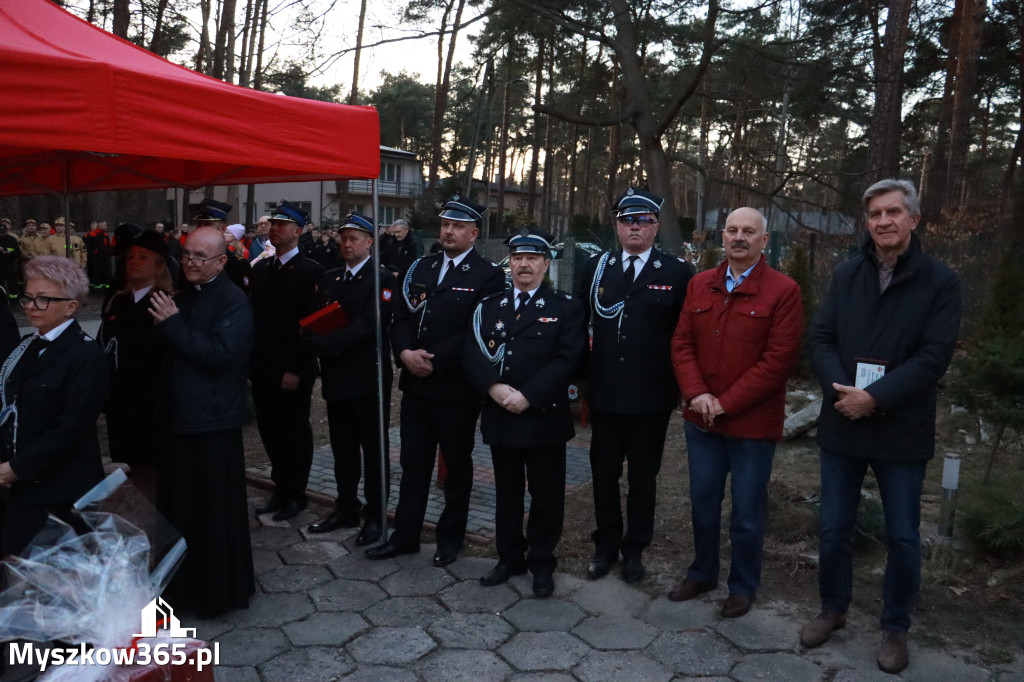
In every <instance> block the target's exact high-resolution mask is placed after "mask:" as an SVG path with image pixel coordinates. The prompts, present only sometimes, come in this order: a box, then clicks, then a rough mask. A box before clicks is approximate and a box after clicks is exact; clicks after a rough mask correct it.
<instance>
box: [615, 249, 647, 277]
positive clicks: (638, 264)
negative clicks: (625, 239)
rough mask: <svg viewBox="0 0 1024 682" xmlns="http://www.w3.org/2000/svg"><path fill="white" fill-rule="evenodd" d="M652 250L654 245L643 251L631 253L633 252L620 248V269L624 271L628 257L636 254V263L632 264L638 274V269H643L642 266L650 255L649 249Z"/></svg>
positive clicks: (627, 265) (627, 263) (627, 264)
mask: <svg viewBox="0 0 1024 682" xmlns="http://www.w3.org/2000/svg"><path fill="white" fill-rule="evenodd" d="M653 250H654V247H653V246H652V247H651V248H649V249H647V250H646V251H644V252H643V253H636V254H633V253H630V252H629V251H626V250H625V249H623V250H622V271H623V272H625V271H626V268H627V267H629V257H630V256H636V257H637V260H636V265H634V266H633V267H634V269H636V272H637V274H639V273H640V271H641V270H643V269H644V266H645V265H647V259H648V258H650V257H651V251H653Z"/></svg>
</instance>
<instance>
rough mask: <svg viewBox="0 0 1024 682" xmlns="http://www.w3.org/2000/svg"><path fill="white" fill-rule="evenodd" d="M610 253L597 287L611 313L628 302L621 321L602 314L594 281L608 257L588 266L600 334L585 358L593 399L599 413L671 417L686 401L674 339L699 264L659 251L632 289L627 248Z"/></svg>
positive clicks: (588, 291)
mask: <svg viewBox="0 0 1024 682" xmlns="http://www.w3.org/2000/svg"><path fill="white" fill-rule="evenodd" d="M609 254H610V255H609V258H608V259H607V263H606V266H605V270H604V273H603V276H602V277H601V279H600V281H599V282H597V286H596V289H597V290H596V295H597V301H598V303H599V304H600V305H601V306H603V307H604V308H605V309H606V310H607V309H609V308H611V307H612V306H614V305H615V304H617V303H619V302H624V303H625V305H624V307H623V309H622V311H621V318H620V317H619V316H614V317H610V318H606V317H603V316H602V315H600V314H599V313H597V312H596V310H595V305H594V300H593V296H594V293H595V292H594V291H593V288H594V280H595V276H596V274H597V273H596V271H597V268H598V263H599V262H600V260H601V258H602V256H603V255H604V254H597V255H595V256H593V257H591V258H590V260H588V261H587V264H586V267H585V268H584V272H583V281H582V283H581V285H580V286H581V290H580V291H579V292H578V298H580V299H581V300H582V301H583V302H584V304H585V306H586V316H587V323H588V325H591V326H592V329H593V342H592V347H591V349H590V352H589V353H588V354H587V355H586V356H585V360H584V376H585V377H586V379H587V394H586V397H587V400H588V401H589V402H590V407H591V409H593V410H597V411H600V412H613V413H616V414H651V413H657V412H671V411H672V410H673V409H675V407H676V405H677V404H678V401H679V387H678V386H677V385H676V379H675V374H674V372H673V369H672V358H671V342H672V334H673V332H675V328H676V323H677V322H678V320H679V311H680V310H681V309H682V307H683V299H684V298H685V297H686V287H687V285H688V284H689V282H690V278H691V277H692V276H693V266H692V265H690V264H689V263H686V262H684V261H680V260H679V259H678V258H676V257H675V256H672V255H669V254H667V253H664V252H662V251H659V250H658V249H652V250H651V254H650V257H649V258H648V259H647V263H646V264H645V265H644V267H643V269H642V270H641V271H640V273H639V274H638V275H637V277H636V279H635V280H634V281H633V283H632V284H627V282H626V278H625V275H624V274H623V272H622V250H621V249H618V250H616V251H611V252H609Z"/></svg>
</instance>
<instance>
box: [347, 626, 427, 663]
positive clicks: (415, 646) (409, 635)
mask: <svg viewBox="0 0 1024 682" xmlns="http://www.w3.org/2000/svg"><path fill="white" fill-rule="evenodd" d="M436 647H437V644H436V643H435V642H434V640H433V639H431V638H430V635H428V634H427V633H426V632H424V631H423V630H421V629H420V628H375V629H373V630H371V631H370V632H368V633H366V634H365V635H361V636H360V637H357V638H356V639H354V640H352V641H351V642H349V643H348V644H347V645H346V647H345V648H346V649H347V650H348V652H349V653H350V654H352V657H353V658H354V659H356V660H357V661H358V662H360V663H370V664H372V665H408V664H410V663H412V662H413V661H415V660H418V659H420V658H423V657H424V656H426V655H427V654H428V653H430V652H431V651H433V650H434V649H435V648H436Z"/></svg>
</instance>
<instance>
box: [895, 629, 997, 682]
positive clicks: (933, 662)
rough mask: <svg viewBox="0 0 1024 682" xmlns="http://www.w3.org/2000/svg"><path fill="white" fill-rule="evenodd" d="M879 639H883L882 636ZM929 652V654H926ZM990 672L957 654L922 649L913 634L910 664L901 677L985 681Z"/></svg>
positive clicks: (922, 680) (919, 680)
mask: <svg viewBox="0 0 1024 682" xmlns="http://www.w3.org/2000/svg"><path fill="white" fill-rule="evenodd" d="M877 641H881V638H880V637H879V639H878V640H877ZM925 652H927V654H925ZM989 675H990V673H989V672H988V671H987V670H985V669H983V668H979V667H978V666H976V665H971V664H970V663H967V662H966V661H963V660H961V659H960V658H959V657H957V656H955V655H951V654H949V653H945V652H942V651H935V650H934V649H920V648H918V647H917V646H916V645H915V644H914V640H913V635H911V641H910V665H908V666H907V669H906V670H904V671H903V672H902V673H901V674H900V677H903V678H904V679H907V680H912V681H913V682H933V681H934V680H956V682H984V681H985V680H988V679H989Z"/></svg>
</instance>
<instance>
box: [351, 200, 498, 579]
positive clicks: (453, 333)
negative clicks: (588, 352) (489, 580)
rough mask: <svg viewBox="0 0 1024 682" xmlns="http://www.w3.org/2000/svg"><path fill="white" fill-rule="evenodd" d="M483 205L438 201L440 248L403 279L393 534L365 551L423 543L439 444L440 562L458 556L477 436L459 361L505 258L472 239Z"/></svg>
mask: <svg viewBox="0 0 1024 682" xmlns="http://www.w3.org/2000/svg"><path fill="white" fill-rule="evenodd" d="M485 211H486V209H485V208H484V207H483V206H481V205H479V204H477V203H475V202H473V201H471V200H469V199H465V198H462V197H460V196H459V195H457V194H456V195H455V196H453V197H452V198H451V199H449V200H448V201H447V202H446V203H445V205H444V207H443V208H442V211H441V234H440V243H441V251H440V252H439V253H437V254H433V255H430V256H424V257H423V258H420V259H419V260H416V261H413V264H412V265H411V266H409V269H408V270H407V271H406V273H405V276H404V277H403V279H402V286H401V294H400V296H401V300H399V301H398V303H397V304H396V306H395V320H394V323H393V324H392V326H391V345H392V348H393V350H394V353H395V359H396V360H397V362H398V365H399V366H400V367H401V369H402V375H401V379H400V380H399V384H398V386H399V388H401V389H402V419H401V438H402V449H401V463H402V482H401V484H400V487H399V492H398V507H397V509H396V510H395V531H394V533H392V534H391V537H390V538H389V540H388V541H387V542H386V543H384V544H382V545H379V546H377V547H373V548H371V549H368V550H367V551H366V555H367V556H368V557H370V558H371V559H388V558H391V557H393V556H396V555H398V554H411V553H414V552H418V551H419V550H420V532H421V530H422V528H423V516H424V514H425V513H426V509H427V500H428V496H429V493H430V478H431V473H432V472H433V469H434V459H435V456H436V454H437V447H438V445H440V446H441V451H442V453H443V455H444V461H445V464H446V465H447V467H448V475H447V478H446V479H445V487H444V497H445V505H444V511H443V512H442V513H441V518H440V519H439V520H438V522H437V553H436V554H435V555H434V561H433V563H434V565H435V566H447V565H448V564H450V563H452V562H453V561H455V559H456V558H457V557H458V552H459V549H461V548H462V542H463V540H464V539H465V535H466V520H467V518H468V516H469V495H470V491H471V490H472V488H473V441H474V434H475V432H476V419H477V416H478V414H479V412H480V399H479V396H478V395H477V393H476V390H475V389H474V388H473V386H472V385H471V384H470V383H469V379H468V378H467V377H466V374H465V372H464V371H463V369H462V355H463V351H464V350H465V341H466V335H467V333H468V330H469V322H470V319H471V318H472V316H473V311H474V310H475V309H476V305H477V303H479V302H480V301H481V300H482V299H483V298H485V297H487V296H490V295H491V294H495V293H497V292H499V291H501V290H502V289H503V288H504V285H505V278H504V275H503V273H502V270H501V268H499V267H498V266H496V265H495V264H494V263H492V262H490V261H489V260H487V259H486V258H483V257H482V256H481V255H480V254H479V253H477V251H476V250H475V249H474V248H473V243H474V242H475V241H476V238H477V236H478V235H479V234H480V225H481V224H482V222H483V217H484V213H485Z"/></svg>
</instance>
